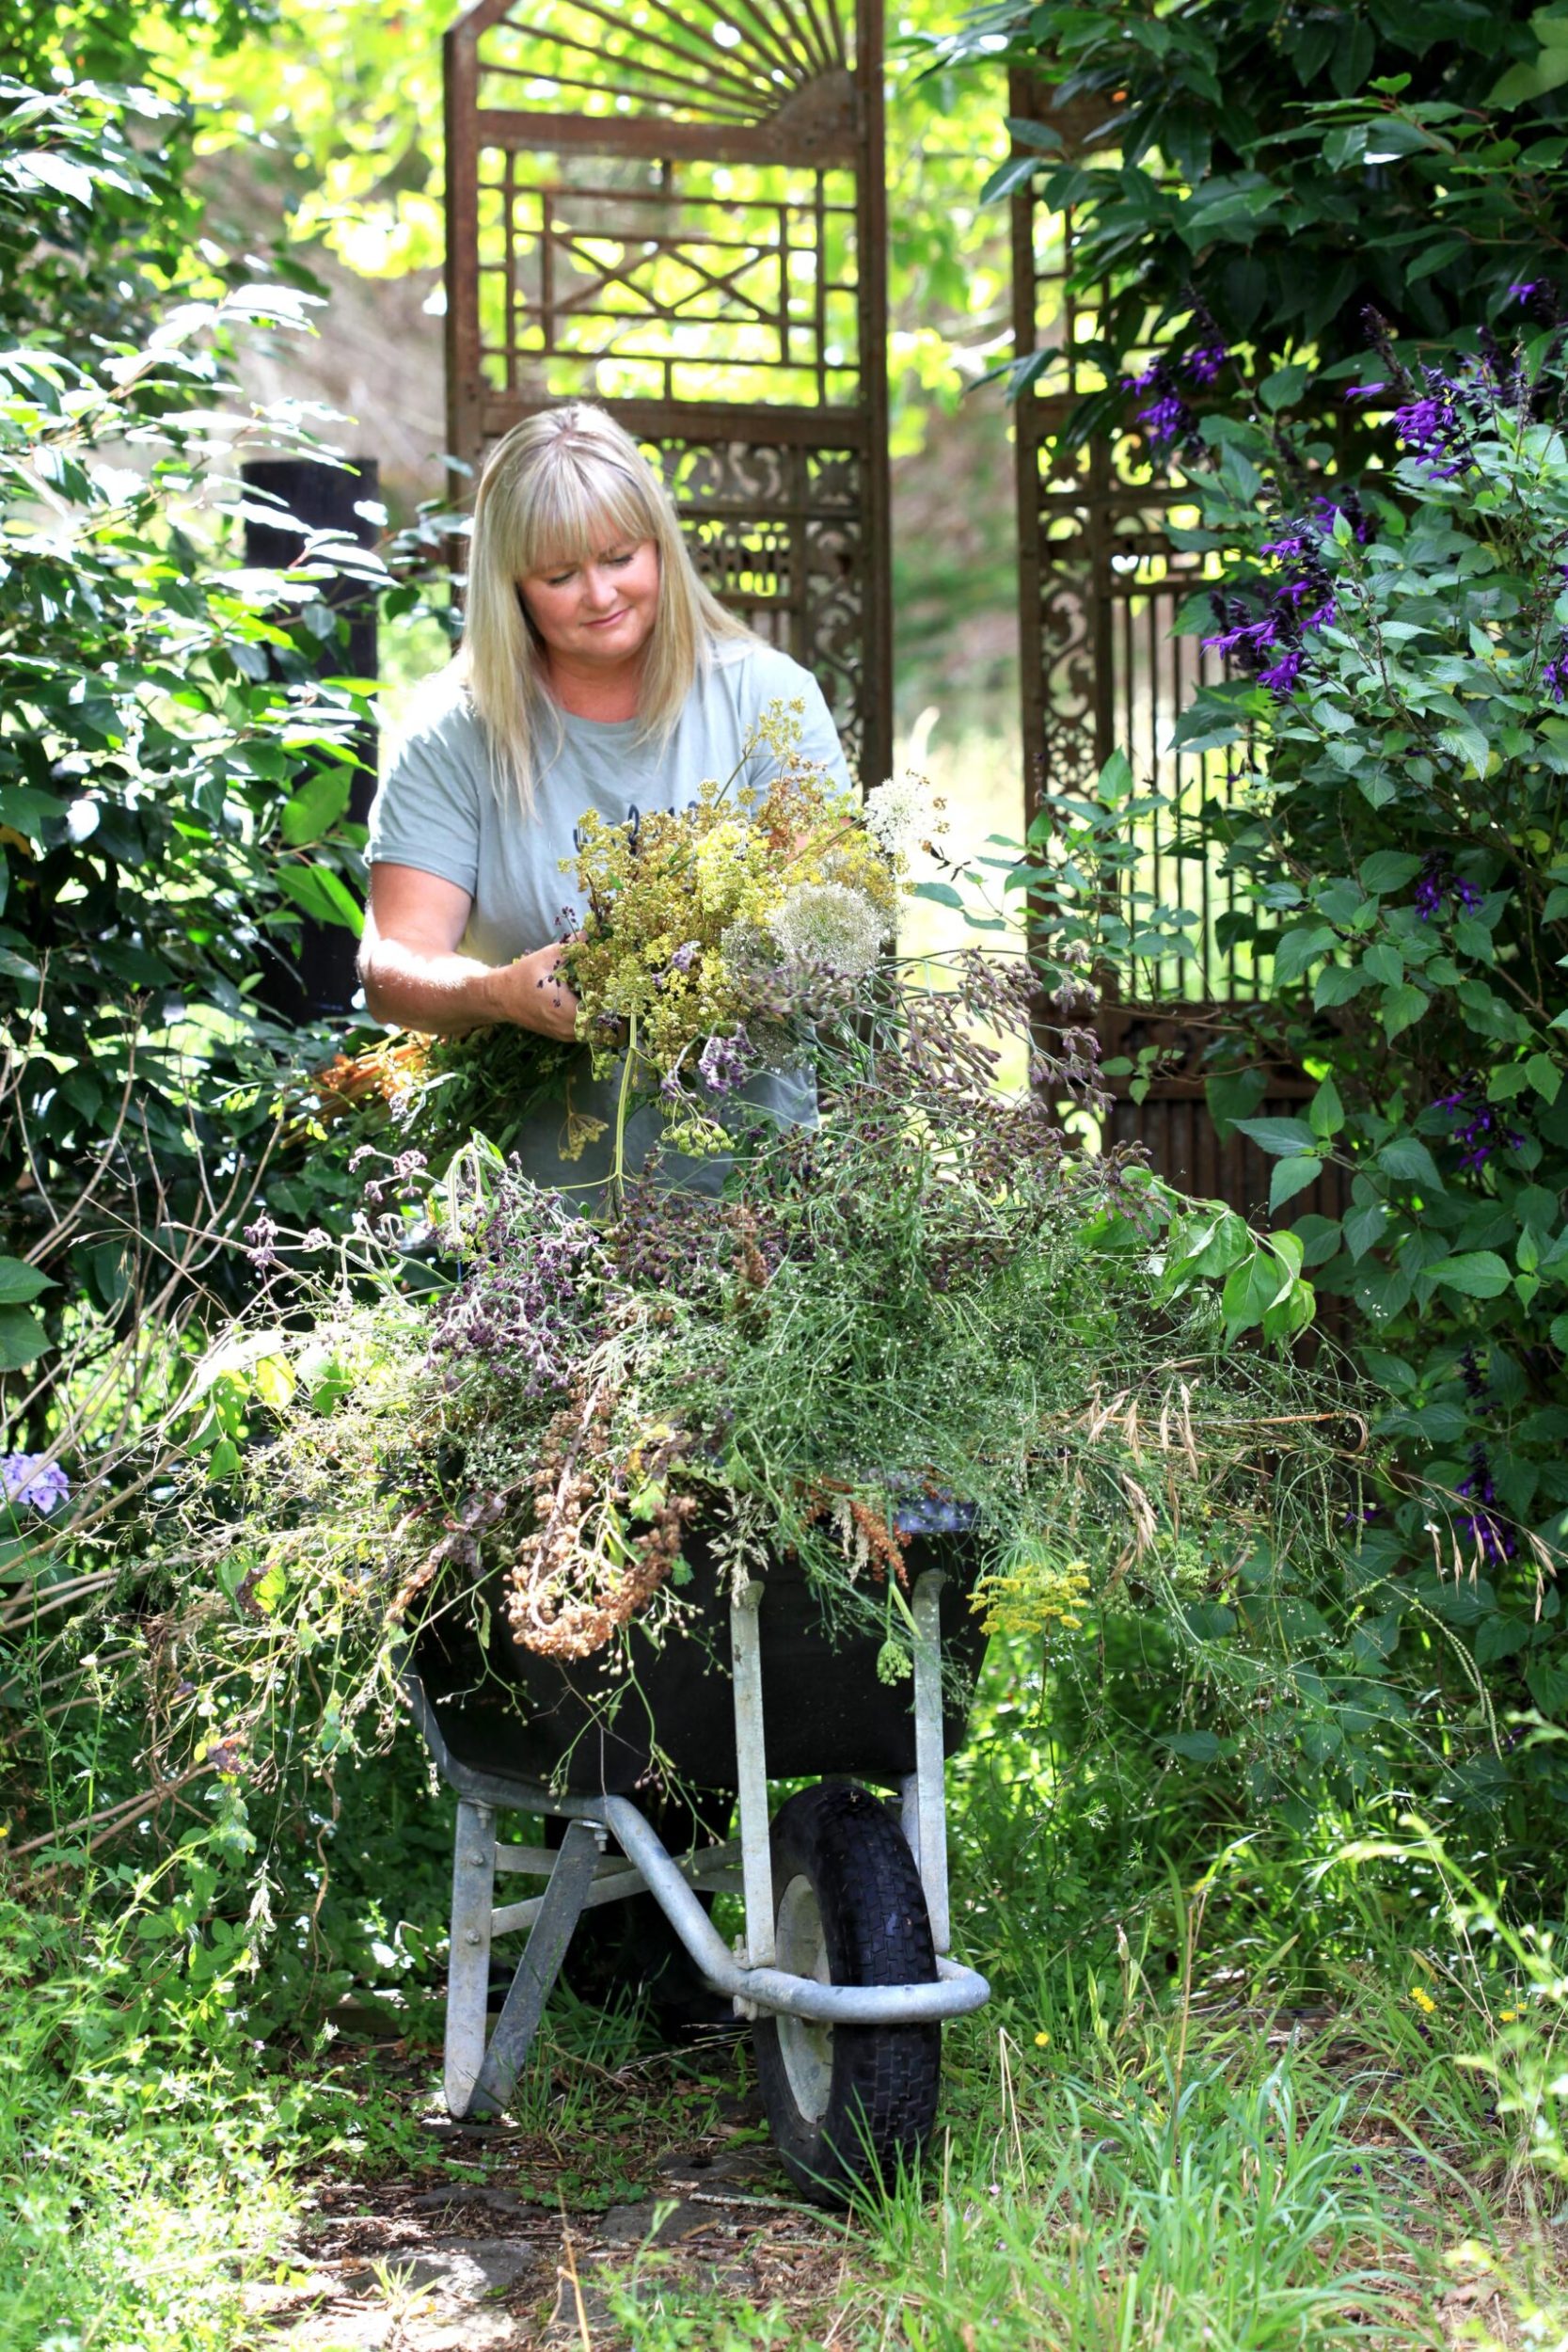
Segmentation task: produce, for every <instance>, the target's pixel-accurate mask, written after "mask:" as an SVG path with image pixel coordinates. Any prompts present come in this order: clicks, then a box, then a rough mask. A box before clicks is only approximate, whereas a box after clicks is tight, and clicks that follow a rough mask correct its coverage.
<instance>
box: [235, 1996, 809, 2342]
mask: <svg viewBox="0 0 1568 2352" xmlns="http://www.w3.org/2000/svg"><path fill="white" fill-rule="evenodd" d="M370 2063H372V2064H374V2063H375V2061H374V2060H371V2061H370ZM585 2064H586V2061H578V2062H577V2066H578V2068H580V2067H581V2066H583V2065H585ZM694 2066H695V2068H696V2069H699V2070H700V2071H695V2072H694ZM590 2071H591V2072H592V2073H593V2074H594V2076H595V2077H596V2079H594V2082H593V2085H592V2101H591V2106H590V2108H589V2111H588V2112H586V2113H585V2112H584V2101H583V2089H582V2081H581V2077H580V2074H578V2073H576V2072H575V2069H574V2061H573V2060H572V2058H569V2057H566V2056H561V2057H558V2058H556V2060H555V2064H554V2083H553V2086H552V2089H553V2092H554V2095H553V2096H552V2098H551V2099H550V2100H549V2101H548V2102H546V2103H544V2104H545V2106H546V2122H544V2124H543V2126H541V2125H540V2124H539V2123H538V2122H534V2123H533V2125H532V2126H531V2127H530V2126H528V2125H524V2124H520V2123H515V2122H511V2121H509V2120H503V2121H502V2122H499V2123H496V2124H489V2125H475V2124H453V2123H452V2122H450V2121H449V2120H448V2119H447V2118H446V2117H445V2116H444V2115H441V2114H436V2115H428V2116H422V2117H420V2119H419V2131H418V2139H419V2142H420V2143H421V2145H420V2155H421V2156H422V2155H423V2150H424V2149H428V2151H429V2154H428V2158H426V2159H424V2160H423V2161H418V2160H417V2161H414V2162H411V2163H410V2164H409V2166H408V2168H407V2169H406V2170H405V2171H404V2172H402V2173H400V2174H397V2175H393V2176H389V2177H382V2178H380V2179H376V2180H363V2181H351V2182H343V2181H341V2180H338V2181H333V2182H324V2183H323V2184H322V2185H321V2186H320V2187H319V2188H318V2189H317V2191H316V2192H315V2194H314V2196H313V2198H312V2200H311V2201H310V2204H309V2208H308V2210H307V2213H306V2216H305V2218H304V2220H303V2222H302V2224H301V2227H300V2229H299V2232H298V2233H297V2237H296V2241H295V2243H294V2245H293V2247H292V2248H289V2249H285V2251H284V2256H283V2261H282V2263H281V2264H280V2268H281V2267H283V2266H284V2265H286V2270H285V2275H284V2276H283V2277H282V2278H281V2279H280V2280H278V2281H277V2282H276V2283H266V2284H262V2285H258V2286H256V2287H253V2288H252V2289H250V2290H249V2291H248V2295H247V2310H248V2312H249V2316H250V2321H251V2328H252V2332H251V2334H250V2336H249V2338H248V2342H249V2343H250V2344H253V2345H255V2346H257V2347H265V2352H634V2347H633V2345H632V2343H631V2339H630V2338H629V2337H628V2336H627V2335H626V2332H625V2330H624V2328H620V2327H618V2326H617V2324H616V2323H615V2321H614V2319H613V2317H612V2315H611V2312H610V2302H609V2299H608V2296H607V2292H606V2283H607V2281H609V2280H624V2279H625V2278H626V2276H627V2275H628V2274H629V2273H630V2271H631V2270H632V2268H633V2265H634V2264H636V2263H637V2262H638V2261H639V2260H641V2259H651V2260H652V2261H653V2263H654V2264H656V2265H657V2271H658V2275H659V2280H660V2283H661V2288H662V2291H663V2293H664V2295H665V2296H666V2297H667V2298H668V2297H669V2296H670V2295H671V2293H672V2290H673V2292H674V2293H675V2294H676V2295H677V2296H678V2294H679V2293H680V2291H681V2288H682V2285H683V2284H687V2285H689V2289H690V2291H691V2293H692V2294H693V2296H701V2295H710V2294H713V2293H715V2292H717V2293H720V2294H721V2295H723V2296H725V2297H726V2298H727V2299H734V2300H736V2301H738V2300H741V2299H744V2298H750V2299H751V2300H752V2301H753V2302H756V2303H759V2304H761V2305H764V2306H766V2305H767V2304H768V2303H769V2302H774V2301H780V2300H783V2301H786V2302H789V2303H792V2304H797V2305H798V2306H799V2307H800V2309H801V2311H802V2314H803V2315H804V2313H805V2312H807V2311H808V2310H809V2311H810V2312H821V2313H822V2314H823V2315H824V2316H823V2321H822V2323H820V2324H822V2325H825V2324H827V2315H828V2314H829V2313H830V2312H831V2311H832V2307H833V2306H834V2305H835V2304H836V2303H837V2301H838V2299H839V2288H840V2285H841V2282H842V2280H843V2276H844V2271H845V2266H846V2262H847V2247H846V2238H845V2230H844V2225H843V2223H842V2222H841V2221H839V2220H836V2219H835V2218H834V2217H833V2216H832V2215H830V2214H824V2213H818V2212H816V2210H814V2209H813V2208H811V2207H809V2206H807V2205H804V2204H803V2203H801V2201H800V2199H799V2197H798V2195H797V2193H796V2191H795V2189H794V2187H793V2185H792V2184H791V2183H790V2182H789V2181H788V2179H787V2178H786V2176H785V2175H784V2172H783V2170H782V2169H781V2168H780V2166H779V2165H778V2163H777V2161H776V2159H775V2157H774V2156H773V2153H772V2151H771V2149H770V2147H769V2146H768V2142H767V2137H766V2134H765V2131H764V2129H763V2123H762V2112H761V2107H760V2106H759V2105H758V2103H757V2101H756V2099H755V2095H754V2092H753V2091H752V2089H751V2087H750V2083H749V2080H748V2074H747V2061H746V2059H745V2058H744V2056H743V2054H742V2052H741V2050H740V2048H739V2047H738V2045H736V2043H734V2042H727V2043H724V2044H721V2045H718V2046H717V2048H716V2049H715V2050H714V2051H713V2052H712V2053H711V2054H705V2055H703V2056H701V2057H700V2058H695V2059H694V2058H693V2057H690V2056H688V2055H687V2054H685V2053H682V2054H679V2055H677V2056H672V2057H669V2058H652V2059H648V2058H640V2059H636V2060H633V2061H631V2062H630V2063H628V2064H627V2065H626V2066H624V2067H622V2068H620V2069H618V2070H615V2071H613V2072H611V2071H608V2070H604V2069H592V2070H590ZM401 2072H402V2070H401V2069H397V2068H392V2067H388V2068H385V2069H384V2070H382V2083H381V2087H380V2090H379V2092H378V2095H379V2096H380V2097H382V2098H387V2097H391V2098H396V2097H398V2096H399V2095H400V2093H399V2090H397V2088H396V2087H395V2086H394V2085H391V2084H388V2082H387V2080H386V2076H387V2074H395V2073H401ZM402 2095H406V2096H408V2097H409V2099H410V2102H411V2104H412V2102H413V2100H414V2097H415V2093H414V2092H413V2091H412V2090H410V2091H409V2092H408V2093H406V2094H402ZM540 2104H541V2103H538V2102H535V2103H534V2105H533V2107H532V2113H533V2115H534V2117H535V2118H537V2116H538V2114H539V2106H540ZM551 2109H559V2110H560V2115H561V2123H560V2128H559V2129H557V2128H555V2127H554V2124H553V2117H552V2116H551V2115H550V2114H549V2110H551ZM410 2121H411V2122H412V2116H411V2117H410ZM805 2324H806V2325H807V2326H808V2328H810V2327H812V2326H813V2323H812V2322H809V2321H807V2322H806V2323H805Z"/></svg>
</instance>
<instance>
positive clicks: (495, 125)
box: [446, 0, 892, 781]
mask: <svg viewBox="0 0 1568 2352" xmlns="http://www.w3.org/2000/svg"><path fill="white" fill-rule="evenodd" d="M881 32H882V26H881V0H689V5H683V6H674V5H667V0H629V5H625V6H615V5H605V6H599V5H596V0H477V5H475V6H473V7H471V8H469V9H468V10H467V13H466V14H465V15H464V16H463V17H461V18H460V19H459V20H458V22H457V23H456V24H454V25H453V26H452V27H451V31H450V32H449V33H448V35H447V41H446V92H447V155H448V195H447V208H448V258H447V385H448V412H449V431H450V436H451V452H452V454H453V455H454V456H455V457H456V458H457V459H459V460H460V461H462V462H463V463H465V464H467V465H470V466H472V465H476V464H477V463H478V462H479V461H480V460H481V459H482V457H483V453H484V452H485V450H486V449H487V448H488V447H489V445H490V444H491V443H492V442H493V441H494V440H495V439H496V438H497V437H499V435H500V434H502V433H504V432H505V431H506V430H507V429H508V428H509V427H510V426H511V425H513V424H515V423H516V422H517V421H518V420H519V419H521V418H523V417H526V416H528V415H530V414H531V413H532V412H533V411H534V410H536V409H538V408H540V407H542V406H546V405H549V404H551V403H552V402H554V401H557V400H562V399H568V398H592V399H594V400H598V401H600V402H602V403H603V405H605V406H606V407H608V408H610V410H612V412H613V413H614V414H615V415H617V416H618V417H619V418H620V419H621V421H623V422H624V423H625V424H626V426H627V428H628V429H629V430H630V431H632V432H633V433H635V434H636V435H637V436H638V437H639V438H640V439H641V441H642V443H643V445H644V447H645V448H646V449H647V450H648V452H649V454H650V455H651V456H653V457H654V458H655V460H656V462H657V464H659V466H660V467H661V468H662V469H663V471H664V474H665V478H666V480H667V481H668V482H669V483H670V485H671V488H672V490H673V494H674V496H675V499H676V502H677V504H678V506H679V508H680V512H681V515H682V516H683V518H684V520H685V522H686V524H687V527H688V530H689V535H690V541H691V545H692V548H693V551H694V553H695V554H696V557H697V561H698V563H699V564H700V565H701V567H702V569H703V571H704V574H705V577H706V578H707V580H708V581H709V583H710V585H711V586H712V587H713V588H714V589H715V591H716V592H717V593H718V594H719V595H720V596H722V597H723V599H724V601H725V602H726V603H727V604H729V605H730V606H731V608H732V609H733V610H735V611H737V612H742V613H743V614H744V615H745V616H746V618H747V619H748V620H749V621H750V623H751V624H752V627H753V628H756V629H757V631H758V633H759V634H760V635H762V636H765V637H767V638H768V639H769V641H770V642H772V643H775V644H780V645H782V646H783V647H784V649H785V650H786V651H788V652H789V653H791V654H793V655H794V656H795V658H796V659H797V660H800V661H802V662H804V663H805V664H806V665H807V667H808V668H810V669H812V670H813V671H814V672H815V673H816V676H817V677H818V679H819V681H820V683H821V685H822V688H823V691H824V693H825V694H826V695H827V698H828V701H829V705H830V707H831V708H832V712H833V715H834V718H835V719H836V720H837V722H838V724H839V729H840V732H841V734H842V735H843V738H844V741H845V747H846V750H847V753H848V754H849V756H850V758H851V760H852V761H853V763H854V764H855V765H856V767H857V768H858V769H859V771H860V772H861V774H862V775H863V777H864V778H865V779H866V780H868V781H870V780H873V779H875V778H878V777H880V776H881V775H883V774H885V773H886V772H887V768H888V765H889V762H890V759H891V754H892V701H891V694H892V687H891V676H892V664H891V646H890V633H889V609H888V595H887V580H888V562H887V553H888V548H887V531H888V477H887V373H886V299H887V297H886V264H885V243H886V225H885V218H884V201H885V199H884V192H883V160H882V93H881V52H882V42H881Z"/></svg>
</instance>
